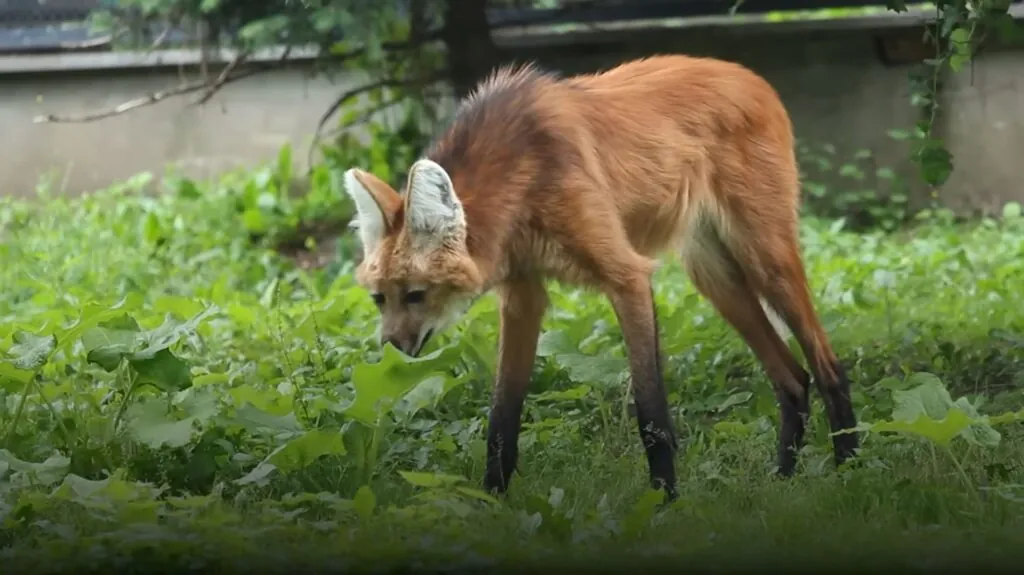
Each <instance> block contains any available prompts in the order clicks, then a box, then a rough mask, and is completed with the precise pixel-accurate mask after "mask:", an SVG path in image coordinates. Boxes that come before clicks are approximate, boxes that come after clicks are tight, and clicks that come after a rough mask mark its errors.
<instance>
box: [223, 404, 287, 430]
mask: <svg viewBox="0 0 1024 575" xmlns="http://www.w3.org/2000/svg"><path fill="white" fill-rule="evenodd" d="M235 420H236V421H237V422H238V423H239V424H241V425H242V426H244V427H246V428H248V429H250V430H253V431H258V430H272V431H301V430H302V425H301V424H300V423H299V420H298V419H296V418H295V413H293V412H288V413H287V414H286V415H272V414H270V413H267V412H266V411H263V410H262V409H260V408H258V407H256V406H254V405H253V404H251V403H249V402H245V403H243V404H242V407H239V408H238V409H236V410H235Z"/></svg>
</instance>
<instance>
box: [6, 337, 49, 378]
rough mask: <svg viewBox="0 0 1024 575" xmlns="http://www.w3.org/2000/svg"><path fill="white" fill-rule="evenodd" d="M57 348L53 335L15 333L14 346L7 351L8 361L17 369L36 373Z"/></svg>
mask: <svg viewBox="0 0 1024 575" xmlns="http://www.w3.org/2000/svg"><path fill="white" fill-rule="evenodd" d="M55 347H57V338H56V337H54V336H53V335H35V334H33V333H29V332H27V331H17V332H15V333H14V345H12V346H11V347H10V349H8V350H7V354H8V356H9V358H8V359H7V361H8V362H9V363H10V364H11V365H13V366H14V367H15V368H17V369H20V370H26V371H34V370H36V369H39V368H40V367H42V366H43V365H44V364H45V363H46V362H47V360H49V358H50V354H51V353H53V350H54V348H55Z"/></svg>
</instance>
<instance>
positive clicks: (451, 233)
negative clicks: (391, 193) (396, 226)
mask: <svg viewBox="0 0 1024 575" xmlns="http://www.w3.org/2000/svg"><path fill="white" fill-rule="evenodd" d="M405 221H406V225H407V226H408V227H409V231H410V232H412V233H413V234H415V235H421V236H430V237H434V238H438V239H442V240H446V239H451V238H455V237H458V236H459V235H461V234H462V233H463V232H465V230H466V216H465V214H464V213H463V211H462V202H460V201H459V197H458V196H456V195H455V187H454V186H452V180H451V178H449V177H448V172H446V171H445V170H444V168H442V167H441V166H440V165H439V164H437V163H436V162H433V161H431V160H427V159H423V160H419V161H417V162H416V163H415V164H413V165H412V168H410V169H409V184H408V186H407V191H406V194H405Z"/></svg>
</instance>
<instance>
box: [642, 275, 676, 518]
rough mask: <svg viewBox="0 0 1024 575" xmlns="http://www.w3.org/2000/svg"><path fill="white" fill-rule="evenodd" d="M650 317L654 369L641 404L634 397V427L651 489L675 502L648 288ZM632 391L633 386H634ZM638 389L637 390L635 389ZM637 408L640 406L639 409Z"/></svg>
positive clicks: (671, 442)
mask: <svg viewBox="0 0 1024 575" xmlns="http://www.w3.org/2000/svg"><path fill="white" fill-rule="evenodd" d="M650 293H651V313H652V315H653V319H654V322H653V323H654V367H653V370H652V372H651V377H652V381H650V382H647V384H646V385H644V386H642V389H644V390H647V393H643V394H642V395H646V397H644V398H643V401H641V398H640V397H637V423H638V425H639V427H640V439H641V440H642V441H643V444H644V451H645V453H646V454H647V465H648V468H649V469H650V473H651V487H653V488H654V489H664V490H665V496H666V499H667V500H669V501H671V500H674V499H676V497H677V493H676V470H675V452H676V449H678V444H677V443H676V436H675V431H674V430H673V428H672V420H671V416H670V414H669V409H668V399H667V398H666V396H665V384H664V381H663V375H662V374H663V373H664V372H663V371H662V358H661V333H660V330H659V328H658V307H657V306H656V305H655V303H654V288H653V286H652V287H651V290H650ZM634 387H636V384H635V383H634ZM637 389H640V388H637ZM641 404H643V405H644V407H643V408H641Z"/></svg>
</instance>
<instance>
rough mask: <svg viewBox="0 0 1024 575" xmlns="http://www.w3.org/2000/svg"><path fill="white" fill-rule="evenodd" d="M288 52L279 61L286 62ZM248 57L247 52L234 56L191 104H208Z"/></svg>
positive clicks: (289, 49)
mask: <svg viewBox="0 0 1024 575" xmlns="http://www.w3.org/2000/svg"><path fill="white" fill-rule="evenodd" d="M290 52H291V48H290V47H289V48H288V49H286V50H285V51H284V54H282V55H281V60H282V61H283V60H286V59H287V58H288V54H289V53H290ZM248 57H249V52H248V51H246V52H239V54H238V55H237V56H235V57H234V58H233V59H232V60H231V62H229V63H228V65H227V66H225V67H224V69H223V70H221V72H220V75H218V76H217V79H216V80H215V81H214V82H213V83H212V84H210V85H209V87H207V88H206V91H204V92H203V95H202V96H200V97H199V98H198V99H197V100H196V101H195V102H193V104H194V105H200V106H201V105H203V104H205V103H206V102H208V101H209V100H210V98H212V97H213V95H214V94H216V93H217V92H218V91H220V89H221V88H223V87H224V85H225V84H227V83H228V81H229V79H231V74H232V73H233V72H234V71H235V68H237V67H238V66H239V65H240V64H242V62H244V61H245V60H246V58H248ZM203 81H204V82H205V81H206V79H205V78H204V79H203Z"/></svg>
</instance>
